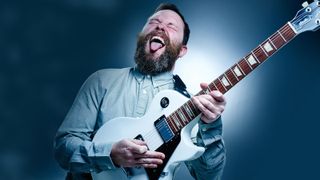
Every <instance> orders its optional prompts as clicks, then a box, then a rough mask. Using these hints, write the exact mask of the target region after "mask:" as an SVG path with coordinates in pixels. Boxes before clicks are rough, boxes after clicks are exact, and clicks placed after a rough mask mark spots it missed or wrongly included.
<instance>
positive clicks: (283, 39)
mask: <svg viewBox="0 0 320 180" xmlns="http://www.w3.org/2000/svg"><path fill="white" fill-rule="evenodd" d="M277 32H278V34H279V35H280V37H281V38H282V39H283V40H284V42H287V40H286V39H285V38H284V37H283V36H282V34H281V33H280V31H277Z"/></svg>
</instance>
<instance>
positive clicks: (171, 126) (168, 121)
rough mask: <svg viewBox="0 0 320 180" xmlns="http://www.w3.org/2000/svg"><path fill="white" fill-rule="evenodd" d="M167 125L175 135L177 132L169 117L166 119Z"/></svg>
mask: <svg viewBox="0 0 320 180" xmlns="http://www.w3.org/2000/svg"><path fill="white" fill-rule="evenodd" d="M167 123H168V124H169V126H170V128H171V130H172V131H173V132H174V133H176V132H177V129H176V127H175V125H174V123H173V122H172V121H171V119H170V116H168V117H167Z"/></svg>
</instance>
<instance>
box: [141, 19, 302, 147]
mask: <svg viewBox="0 0 320 180" xmlns="http://www.w3.org/2000/svg"><path fill="white" fill-rule="evenodd" d="M281 35H282V36H284V37H285V36H286V35H288V36H292V35H296V34H295V33H294V31H293V30H292V28H291V27H290V26H289V24H285V25H284V26H283V27H281V28H280V29H279V30H278V32H275V33H274V34H272V35H271V36H270V39H273V40H272V42H273V43H274V44H275V45H276V44H278V43H280V40H279V39H278V38H279V37H281ZM272 36H273V38H272ZM289 40H291V39H289ZM274 41H275V42H274ZM287 43H288V41H287V42H285V43H284V44H283V45H282V46H284V45H286V44H287ZM259 45H261V44H259ZM260 64H261V63H260ZM175 112H176V110H175V111H173V112H172V113H175ZM170 128H171V127H170ZM155 135H158V136H159V134H158V131H157V129H155V128H153V129H152V130H150V131H148V132H147V133H146V134H145V135H144V136H143V138H144V140H145V141H146V142H147V143H148V144H149V146H151V147H153V146H154V145H157V144H156V143H157V141H156V140H154V136H155Z"/></svg>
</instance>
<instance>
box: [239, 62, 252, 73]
mask: <svg viewBox="0 0 320 180" xmlns="http://www.w3.org/2000/svg"><path fill="white" fill-rule="evenodd" d="M239 66H240V69H241V70H242V71H243V72H244V74H246V75H247V74H249V73H250V72H251V68H250V67H249V64H248V63H247V62H246V61H245V60H244V59H242V60H241V61H240V62H239Z"/></svg>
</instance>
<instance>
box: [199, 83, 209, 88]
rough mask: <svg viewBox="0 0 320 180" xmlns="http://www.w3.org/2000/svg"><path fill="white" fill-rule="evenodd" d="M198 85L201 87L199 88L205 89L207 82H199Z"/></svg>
mask: <svg viewBox="0 0 320 180" xmlns="http://www.w3.org/2000/svg"><path fill="white" fill-rule="evenodd" d="M200 87H201V89H207V88H208V84H207V83H200Z"/></svg>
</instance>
